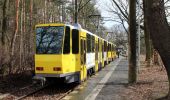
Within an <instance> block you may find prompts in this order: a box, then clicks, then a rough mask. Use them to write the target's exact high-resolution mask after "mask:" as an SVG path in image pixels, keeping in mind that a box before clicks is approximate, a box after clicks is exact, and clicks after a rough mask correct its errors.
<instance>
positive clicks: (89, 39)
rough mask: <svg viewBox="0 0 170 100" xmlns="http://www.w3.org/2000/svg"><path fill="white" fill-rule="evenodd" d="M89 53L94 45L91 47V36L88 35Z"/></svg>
mask: <svg viewBox="0 0 170 100" xmlns="http://www.w3.org/2000/svg"><path fill="white" fill-rule="evenodd" d="M86 37H87V53H89V52H91V48H92V45H91V36H90V35H89V34H87V36H86Z"/></svg>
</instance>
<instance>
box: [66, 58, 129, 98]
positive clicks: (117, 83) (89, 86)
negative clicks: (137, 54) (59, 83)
mask: <svg viewBox="0 0 170 100" xmlns="http://www.w3.org/2000/svg"><path fill="white" fill-rule="evenodd" d="M127 83H128V61H127V60H126V59H125V58H123V57H120V58H117V59H115V60H114V61H113V62H111V63H110V64H108V65H107V66H106V67H105V68H103V69H102V70H101V71H100V72H98V73H96V75H93V76H92V77H90V78H88V80H87V81H86V82H84V83H83V84H82V85H80V86H79V87H77V88H76V89H75V90H74V91H72V92H71V93H70V94H69V95H68V96H66V97H65V98H63V100H124V99H125V98H123V97H121V95H120V94H121V92H122V91H123V90H124V89H123V88H125V85H126V84H127Z"/></svg>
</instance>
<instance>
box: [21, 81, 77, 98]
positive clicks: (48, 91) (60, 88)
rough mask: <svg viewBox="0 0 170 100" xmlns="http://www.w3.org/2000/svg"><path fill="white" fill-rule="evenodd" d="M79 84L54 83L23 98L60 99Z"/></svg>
mask: <svg viewBox="0 0 170 100" xmlns="http://www.w3.org/2000/svg"><path fill="white" fill-rule="evenodd" d="M76 86H78V84H53V85H50V86H48V87H47V88H45V89H43V90H41V91H39V92H37V93H35V94H33V95H30V96H28V97H26V98H24V99H23V100H59V99H61V98H62V97H63V96H64V95H67V92H69V91H72V90H73V89H74V88H75V87H76Z"/></svg>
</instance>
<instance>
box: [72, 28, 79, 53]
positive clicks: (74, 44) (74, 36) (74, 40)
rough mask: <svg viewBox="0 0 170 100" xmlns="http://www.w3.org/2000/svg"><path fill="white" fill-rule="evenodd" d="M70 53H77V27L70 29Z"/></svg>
mask: <svg viewBox="0 0 170 100" xmlns="http://www.w3.org/2000/svg"><path fill="white" fill-rule="evenodd" d="M72 53H73V54H78V53H79V30H77V29H73V30H72Z"/></svg>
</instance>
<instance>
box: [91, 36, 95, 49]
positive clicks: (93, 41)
mask: <svg viewBox="0 0 170 100" xmlns="http://www.w3.org/2000/svg"><path fill="white" fill-rule="evenodd" d="M94 43H95V40H94V36H92V52H94V45H95V44H94Z"/></svg>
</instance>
